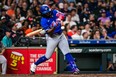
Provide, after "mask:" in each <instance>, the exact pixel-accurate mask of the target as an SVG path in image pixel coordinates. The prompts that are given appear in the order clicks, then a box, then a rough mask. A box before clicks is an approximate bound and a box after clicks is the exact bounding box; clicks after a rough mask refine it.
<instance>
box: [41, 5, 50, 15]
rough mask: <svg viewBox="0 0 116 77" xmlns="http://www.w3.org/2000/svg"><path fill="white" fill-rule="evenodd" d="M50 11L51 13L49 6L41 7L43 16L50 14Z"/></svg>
mask: <svg viewBox="0 0 116 77" xmlns="http://www.w3.org/2000/svg"><path fill="white" fill-rule="evenodd" d="M50 11H51V9H50V8H49V6H48V5H42V6H41V7H40V12H41V13H42V14H46V13H49V12H50Z"/></svg>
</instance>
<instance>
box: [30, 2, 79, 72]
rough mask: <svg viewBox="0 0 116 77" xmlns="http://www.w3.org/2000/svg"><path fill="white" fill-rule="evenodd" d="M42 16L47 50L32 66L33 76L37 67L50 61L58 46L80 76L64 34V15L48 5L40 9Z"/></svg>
mask: <svg viewBox="0 0 116 77" xmlns="http://www.w3.org/2000/svg"><path fill="white" fill-rule="evenodd" d="M40 12H41V14H42V18H41V26H42V28H43V29H44V30H45V32H46V34H45V35H46V40H47V48H46V53H45V55H44V56H42V57H40V58H39V59H38V60H37V61H36V62H35V63H33V64H32V65H31V68H30V71H31V74H35V69H36V67H37V65H39V64H40V63H42V62H45V61H46V60H48V59H49V58H50V57H51V55H52V53H53V51H54V49H55V48H56V47H57V46H58V47H59V48H60V50H61V51H62V53H63V55H64V56H65V58H66V60H67V62H68V63H69V64H70V66H71V69H72V70H73V71H72V73H74V74H78V73H79V69H78V67H77V66H76V64H75V61H74V58H73V57H72V55H71V54H70V53H69V51H70V50H69V45H68V41H67V39H66V37H65V35H64V34H63V33H62V29H61V22H60V21H61V20H63V19H64V14H63V13H61V12H59V11H58V10H51V9H50V8H49V7H48V6H47V5H45V4H44V5H42V6H41V7H40Z"/></svg>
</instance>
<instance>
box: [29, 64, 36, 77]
mask: <svg viewBox="0 0 116 77" xmlns="http://www.w3.org/2000/svg"><path fill="white" fill-rule="evenodd" d="M35 69H36V65H35V64H34V63H33V64H32V65H31V68H30V73H31V75H34V74H35Z"/></svg>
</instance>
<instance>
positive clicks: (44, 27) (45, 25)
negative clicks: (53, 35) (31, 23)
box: [40, 18, 50, 31]
mask: <svg viewBox="0 0 116 77" xmlns="http://www.w3.org/2000/svg"><path fill="white" fill-rule="evenodd" d="M40 24H41V26H42V28H43V29H44V30H45V31H47V30H49V29H50V26H49V25H48V23H47V19H44V18H42V19H41V23H40Z"/></svg>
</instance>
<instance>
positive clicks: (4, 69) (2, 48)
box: [0, 42, 7, 74]
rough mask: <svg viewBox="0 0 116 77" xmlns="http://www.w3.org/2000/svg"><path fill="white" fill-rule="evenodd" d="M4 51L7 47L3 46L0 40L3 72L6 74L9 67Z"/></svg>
mask: <svg viewBox="0 0 116 77" xmlns="http://www.w3.org/2000/svg"><path fill="white" fill-rule="evenodd" d="M4 51H5V48H4V47H3V44H2V43H1V42H0V64H2V74H6V67H7V60H6V58H5V57H4V56H3V53H4Z"/></svg>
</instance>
